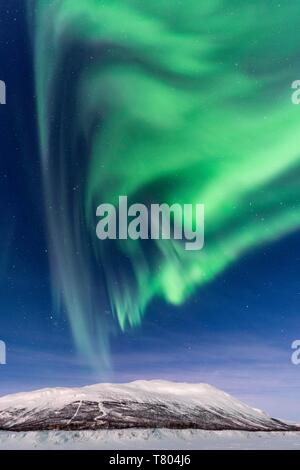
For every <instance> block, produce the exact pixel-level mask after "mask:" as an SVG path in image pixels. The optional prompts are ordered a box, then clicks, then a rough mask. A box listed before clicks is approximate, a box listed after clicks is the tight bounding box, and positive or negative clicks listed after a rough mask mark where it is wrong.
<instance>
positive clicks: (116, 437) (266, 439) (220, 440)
mask: <svg viewBox="0 0 300 470" xmlns="http://www.w3.org/2000/svg"><path fill="white" fill-rule="evenodd" d="M2 449H8V450H9V449H11V450H15V449H20V450H21V449H26V450H30V449H35V450H39V449H51V450H55V449H57V450H68V449H81V450H84V449H85V450H90V449H91V450H93V449H94V450H101V449H102V450H126V449H128V450H139V449H153V450H165V449H166V450H171V449H173V450H176V449H182V450H192V449H199V450H201V449H203V450H204V449H207V450H209V449H245V450H246V449H258V450H259V449H261V450H263V449H295V450H296V449H298V450H299V449H300V432H247V431H202V430H189V429H184V430H175V429H125V430H111V431H109V430H98V431H37V432H19V433H16V432H7V431H2V432H0V450H2Z"/></svg>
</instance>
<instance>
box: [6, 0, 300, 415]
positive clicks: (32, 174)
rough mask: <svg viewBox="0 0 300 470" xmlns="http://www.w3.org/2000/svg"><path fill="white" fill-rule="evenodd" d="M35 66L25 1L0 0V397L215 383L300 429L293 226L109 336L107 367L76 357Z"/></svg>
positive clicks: (298, 258) (299, 262) (298, 261)
mask: <svg viewBox="0 0 300 470" xmlns="http://www.w3.org/2000/svg"><path fill="white" fill-rule="evenodd" d="M33 60H34V59H33V51H32V38H31V37H30V35H29V33H28V27H27V25H26V14H25V2H24V1H22V0H20V1H17V0H4V1H1V4H0V79H1V80H4V81H5V82H6V85H7V105H6V106H1V107H0V138H1V140H0V146H1V147H0V155H1V167H0V200H1V225H0V244H1V252H0V339H2V340H4V341H5V342H6V344H7V364H6V365H5V366H0V395H4V394H6V393H11V392H18V391H25V390H32V389H36V388H42V387H53V386H81V385H87V384H92V383H95V382H102V381H113V382H127V381H131V380H138V379H154V378H155V379H157V378H160V379H165V380H175V381H191V382H207V383H210V384H212V385H214V386H216V387H219V388H221V389H223V390H225V391H226V392H228V393H231V394H233V395H235V396H236V397H238V398H240V399H241V400H243V401H245V402H247V403H248V404H250V405H253V406H255V407H257V408H262V409H264V410H265V411H267V412H268V413H270V414H272V415H273V416H275V417H278V418H285V419H291V420H298V421H300V407H299V399H298V395H299V387H300V366H298V367H297V366H295V365H293V364H292V363H291V353H292V350H291V343H292V341H293V340H295V339H299V337H300V328H299V309H300V285H299V270H300V249H299V248H300V232H299V231H297V229H296V230H295V229H294V228H293V229H292V230H289V233H288V234H283V235H282V236H278V237H276V238H277V239H276V240H271V241H267V242H265V243H258V244H257V245H255V246H252V247H251V248H250V249H249V250H247V251H246V252H245V253H243V254H241V255H240V256H239V257H238V259H237V260H235V262H234V263H232V264H230V265H228V266H227V267H226V268H225V269H223V270H221V271H220V272H218V273H216V275H215V276H214V277H213V279H211V280H210V282H208V283H205V284H203V285H199V286H198V287H197V289H193V292H191V293H190V295H189V296H188V298H187V299H186V300H185V301H184V302H181V303H180V304H179V305H172V304H170V303H168V302H166V301H165V300H164V299H160V298H159V297H154V298H153V299H152V300H151V301H150V302H149V305H148V306H147V307H146V309H145V312H144V314H143V315H144V317H143V319H142V321H141V322H138V323H139V324H137V325H136V326H135V327H132V328H130V327H128V328H126V329H125V331H123V332H122V331H121V329H118V328H114V330H113V332H112V333H111V334H110V339H109V342H110V346H109V355H110V361H111V366H110V367H109V368H105V369H101V370H100V369H99V370H97V369H96V368H95V367H94V366H93V364H91V362H90V360H89V358H88V357H86V356H85V354H84V353H83V352H82V349H80V348H78V347H77V344H76V341H74V337H73V336H74V335H73V334H72V329H71V326H70V321H69V318H70V317H69V316H68V312H67V311H66V307H64V305H63V304H62V306H60V307H59V308H57V306H56V305H55V302H54V301H53V295H52V283H51V273H50V267H49V243H48V232H47V226H46V219H47V216H46V209H45V200H44V196H43V191H44V189H43V178H42V175H41V162H40V147H39V135H38V125H39V123H38V120H39V119H38V115H37V96H36V91H35V85H34V82H35V77H34V64H33ZM298 65H300V57H298ZM299 74H300V72H299ZM291 78H294V79H297V78H299V76H298V77H297V76H295V77H294V76H292V77H291ZM298 112H299V120H300V108H299V110H298ZM299 194H300V192H298V195H299ZM294 202H295V205H299V199H298V200H296V199H295V201H294ZM299 225H300V224H299ZM206 244H207V245H209V244H210V239H209V237H208V238H207V239H206ZM204 250H205V248H204ZM120 263H121V261H120ZM103 309H104V310H105V309H106V304H105V302H104V303H103Z"/></svg>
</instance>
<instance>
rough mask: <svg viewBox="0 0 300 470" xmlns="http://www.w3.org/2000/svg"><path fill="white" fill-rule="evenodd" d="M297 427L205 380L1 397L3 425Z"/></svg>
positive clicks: (2, 427)
mask: <svg viewBox="0 0 300 470" xmlns="http://www.w3.org/2000/svg"><path fill="white" fill-rule="evenodd" d="M133 427H134V428H174V429H175V428H177V429H184V428H195V429H206V430H225V429H234V430H248V431H280V430H282V431H284V430H296V429H297V427H296V426H292V425H288V424H286V423H283V422H281V421H278V420H275V419H272V418H270V417H269V416H267V415H266V414H265V413H263V412H262V411H260V410H257V409H254V408H251V407H249V406H247V405H245V404H243V403H242V402H240V401H238V400H236V399H235V398H233V397H231V396H230V395H228V394H227V393H224V392H222V391H220V390H218V389H216V388H214V387H212V386H210V385H207V384H186V383H174V382H165V381H136V382H132V383H129V384H99V385H92V386H87V387H82V388H52V389H43V390H37V391H34V392H28V393H18V394H14V395H8V396H4V397H1V398H0V430H11V431H37V430H54V429H55V430H95V429H121V428H133Z"/></svg>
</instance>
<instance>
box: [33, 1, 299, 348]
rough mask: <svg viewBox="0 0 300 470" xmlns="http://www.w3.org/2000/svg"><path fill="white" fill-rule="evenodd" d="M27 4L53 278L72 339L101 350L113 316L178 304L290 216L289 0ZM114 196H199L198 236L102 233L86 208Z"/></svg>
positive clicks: (294, 160)
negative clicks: (186, 242)
mask: <svg viewBox="0 0 300 470" xmlns="http://www.w3.org/2000/svg"><path fill="white" fill-rule="evenodd" d="M29 6H30V8H29V24H30V28H31V33H32V41H33V47H34V64H35V74H36V93H37V102H38V121H39V133H40V144H41V160H42V167H43V180H44V188H45V189H44V194H45V207H46V213H47V215H46V217H47V224H48V237H49V244H50V261H51V266H52V278H53V286H54V292H55V295H56V296H57V298H58V299H60V300H61V301H62V302H63V304H64V305H65V307H66V310H67V313H68V316H69V320H70V324H71V327H72V331H73V334H74V337H75V339H76V342H77V344H78V346H79V347H80V348H81V349H82V350H84V351H85V352H88V351H90V352H91V353H92V351H93V349H94V347H96V348H98V347H99V345H100V354H101V355H102V357H103V355H104V352H105V351H106V349H107V347H108V340H109V335H110V331H112V330H114V328H115V327H114V325H115V323H116V322H115V321H114V320H113V319H112V317H113V316H115V317H116V318H117V322H118V324H119V326H120V327H121V329H126V328H127V327H128V326H129V325H131V326H136V325H138V324H140V323H141V322H142V319H143V316H144V314H145V313H146V311H147V306H148V305H149V304H150V302H151V300H152V299H153V298H156V297H159V298H161V299H163V300H164V301H166V302H167V303H171V304H174V305H182V304H184V302H185V301H186V300H187V299H188V297H189V296H190V295H191V294H192V293H194V292H195V291H196V289H198V288H199V287H200V286H201V285H203V284H205V283H207V282H209V281H211V280H213V279H215V278H216V276H218V275H219V274H220V273H221V272H223V271H224V270H225V269H226V268H227V267H228V266H230V265H231V264H233V263H235V262H236V261H237V260H238V259H239V258H240V256H241V255H243V254H244V253H245V252H247V251H248V250H251V249H254V248H255V247H257V246H259V245H261V244H263V243H266V242H269V241H271V240H274V239H278V238H279V237H282V236H283V235H285V234H287V233H289V232H291V231H293V230H294V229H296V228H297V227H298V226H299V221H300V211H299V175H300V173H299V169H300V168H299V163H300V162H299V139H298V135H299V131H300V117H299V116H300V115H299V109H298V108H297V106H293V105H292V104H291V99H290V96H291V88H290V87H291V82H292V80H293V78H295V77H297V73H298V68H299V67H298V64H299V60H298V55H297V54H298V49H299V46H298V44H299V36H300V33H299V31H298V26H297V25H298V13H299V6H298V5H297V3H296V2H294V1H286V2H284V4H282V5H280V4H278V3H277V2H270V1H267V0H263V1H254V2H251V4H245V2H243V1H241V0H206V1H202V2H198V1H196V0H186V1H184V2H181V1H175V2H174V0H164V1H157V0H154V1H153V0H151V1H150V0H149V1H148V0H145V1H143V2H141V1H140V0H85V1H76V2H74V1H73V0H53V1H47V2H45V1H39V0H36V1H31V2H29ZM270 8H271V9H272V14H269V11H270ZM121 194H126V195H127V196H128V198H129V199H130V200H131V201H133V202H135V201H139V202H143V203H150V202H153V201H159V202H166V203H169V204H172V203H174V202H177V203H193V204H197V203H204V204H205V210H206V226H205V237H206V246H205V249H204V250H202V251H200V252H198V253H196V252H192V253H191V252H186V251H185V250H184V249H183V247H182V245H181V244H178V243H176V242H175V241H166V240H163V241H156V242H155V243H152V244H151V245H149V244H148V245H147V244H146V243H142V242H141V241H135V242H134V243H133V242H128V241H124V240H120V241H116V242H115V243H111V244H110V245H109V246H108V245H107V244H106V245H104V244H103V243H102V244H101V243H100V242H99V240H97V239H96V237H95V208H96V207H97V205H98V204H100V203H103V202H114V201H116V200H117V198H118V197H119V195H121ZM106 298H108V304H107V306H104V305H105V299H106ZM104 311H105V312H106V313H105V314H104V313H103V312H104ZM199 315H201V312H199Z"/></svg>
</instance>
